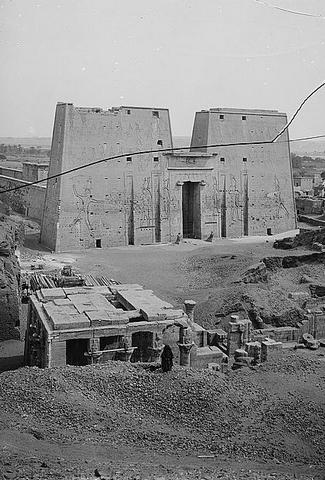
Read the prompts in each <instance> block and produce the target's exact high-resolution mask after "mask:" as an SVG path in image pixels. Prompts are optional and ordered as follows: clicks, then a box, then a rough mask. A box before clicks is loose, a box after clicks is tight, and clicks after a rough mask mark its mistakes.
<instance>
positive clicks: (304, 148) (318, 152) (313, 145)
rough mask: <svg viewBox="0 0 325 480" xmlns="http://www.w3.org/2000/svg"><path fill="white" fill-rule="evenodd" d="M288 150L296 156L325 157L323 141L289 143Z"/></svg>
mask: <svg viewBox="0 0 325 480" xmlns="http://www.w3.org/2000/svg"><path fill="white" fill-rule="evenodd" d="M290 149H291V152H292V153H296V154H297V155H306V156H309V157H325V141H324V140H305V141H302V142H291V144H290Z"/></svg>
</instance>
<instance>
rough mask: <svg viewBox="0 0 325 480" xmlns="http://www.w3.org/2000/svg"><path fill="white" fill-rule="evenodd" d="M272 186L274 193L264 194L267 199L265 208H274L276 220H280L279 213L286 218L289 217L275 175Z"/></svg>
mask: <svg viewBox="0 0 325 480" xmlns="http://www.w3.org/2000/svg"><path fill="white" fill-rule="evenodd" d="M273 185H274V191H273V192H268V193H267V194H266V199H267V202H266V206H267V207H268V208H274V210H275V218H276V219H280V218H281V215H280V214H281V211H282V212H284V213H285V215H286V216H287V217H289V216H290V214H289V211H288V209H287V207H286V206H285V204H284V201H283V199H282V193H281V188H280V182H279V179H278V177H277V176H276V175H274V180H273Z"/></svg>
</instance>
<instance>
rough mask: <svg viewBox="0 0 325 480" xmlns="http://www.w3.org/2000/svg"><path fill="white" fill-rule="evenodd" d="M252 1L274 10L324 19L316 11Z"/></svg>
mask: <svg viewBox="0 0 325 480" xmlns="http://www.w3.org/2000/svg"><path fill="white" fill-rule="evenodd" d="M254 1H255V2H256V3H259V4H260V5H264V6H265V7H269V8H274V9H275V10H280V11H281V12H285V13H292V14H293V15H301V16H303V17H313V18H321V19H323V20H324V19H325V15H320V14H317V13H307V12H300V11H299V10H290V9H289V8H283V7H279V6H277V5H273V4H272V3H269V2H264V1H263V0H254Z"/></svg>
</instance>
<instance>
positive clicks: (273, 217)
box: [191, 108, 296, 237]
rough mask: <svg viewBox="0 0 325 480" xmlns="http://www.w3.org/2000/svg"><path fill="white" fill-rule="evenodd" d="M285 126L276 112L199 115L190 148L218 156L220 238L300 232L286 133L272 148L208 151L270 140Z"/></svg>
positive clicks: (223, 111) (230, 111)
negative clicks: (294, 230)
mask: <svg viewBox="0 0 325 480" xmlns="http://www.w3.org/2000/svg"><path fill="white" fill-rule="evenodd" d="M286 122H287V117H286V115H285V114H284V113H279V112H277V111H275V110H239V109H222V108H215V109H210V110H209V111H201V112H198V113H196V116H195V122H194V127H193V134H192V142H191V148H192V150H195V151H196V152H197V151H202V152H210V153H214V154H215V155H216V157H215V164H216V168H215V172H214V177H215V182H216V185H217V192H218V200H217V202H218V205H219V211H220V222H221V235H222V236H229V237H239V236H242V235H266V234H267V233H268V232H270V233H272V234H274V233H280V232H285V231H288V230H292V229H295V228H296V219H295V205H294V194H293V182H292V172H291V162H290V151H289V143H288V131H286V132H285V133H283V134H282V135H281V136H280V137H279V139H278V140H277V141H276V142H274V143H261V144H260V145H258V144H257V145H246V146H245V145H238V146H231V147H227V148H226V147H210V148H207V147H205V145H207V144H227V143H238V142H243V143H245V142H263V141H271V140H272V138H274V137H275V136H276V135H277V134H278V132H279V131H280V130H281V128H282V127H283V126H284V125H285V124H286ZM194 147H198V148H195V149H194Z"/></svg>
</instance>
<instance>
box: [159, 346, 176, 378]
mask: <svg viewBox="0 0 325 480" xmlns="http://www.w3.org/2000/svg"><path fill="white" fill-rule="evenodd" d="M173 358H174V355H173V352H172V349H171V348H170V346H169V345H165V346H164V350H163V352H162V354H161V368H162V371H163V372H169V371H170V370H171V369H172V367H173Z"/></svg>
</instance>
